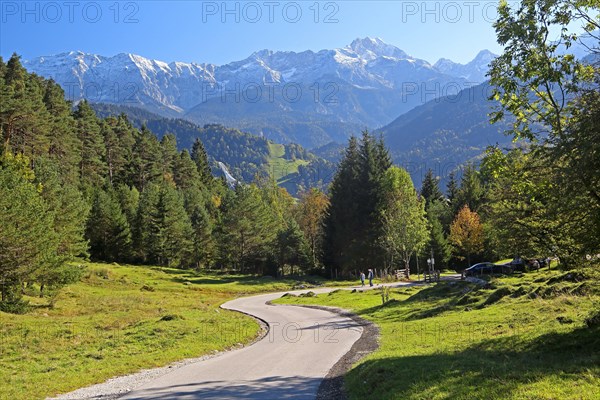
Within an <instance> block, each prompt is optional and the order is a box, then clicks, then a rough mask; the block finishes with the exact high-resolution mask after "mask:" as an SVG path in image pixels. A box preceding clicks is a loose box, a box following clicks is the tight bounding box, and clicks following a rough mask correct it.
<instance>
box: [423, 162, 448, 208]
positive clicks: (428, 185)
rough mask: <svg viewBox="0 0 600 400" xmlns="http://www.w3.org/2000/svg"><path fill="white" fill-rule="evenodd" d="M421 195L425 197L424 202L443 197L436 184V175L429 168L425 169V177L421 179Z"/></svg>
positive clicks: (428, 202)
mask: <svg viewBox="0 0 600 400" xmlns="http://www.w3.org/2000/svg"><path fill="white" fill-rule="evenodd" d="M421 196H422V197H423V198H424V199H425V203H426V204H430V203H431V202H434V201H441V200H443V199H444V195H443V194H442V191H441V190H440V187H439V185H438V180H437V177H435V176H433V171H432V170H431V169H428V170H427V173H426V174H425V178H424V179H423V184H422V185H421Z"/></svg>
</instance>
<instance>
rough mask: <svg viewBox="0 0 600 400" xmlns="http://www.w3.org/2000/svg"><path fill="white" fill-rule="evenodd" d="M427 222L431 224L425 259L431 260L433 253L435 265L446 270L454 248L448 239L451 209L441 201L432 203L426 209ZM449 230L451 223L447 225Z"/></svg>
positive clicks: (424, 250)
mask: <svg viewBox="0 0 600 400" xmlns="http://www.w3.org/2000/svg"><path fill="white" fill-rule="evenodd" d="M426 211H427V221H428V222H429V243H428V245H427V246H426V247H425V248H424V249H423V255H424V256H425V258H429V257H430V256H431V253H433V256H434V259H435V265H436V267H437V268H438V269H442V268H446V267H447V266H448V261H449V260H450V257H451V256H452V247H451V246H450V243H449V242H448V239H447V237H446V228H445V226H446V223H445V221H446V220H447V218H448V217H451V214H450V212H451V211H450V208H449V207H448V206H447V205H446V204H445V203H443V202H441V201H436V202H433V203H431V204H430V205H428V206H427V208H426ZM447 226H448V230H449V229H450V222H448V223H447Z"/></svg>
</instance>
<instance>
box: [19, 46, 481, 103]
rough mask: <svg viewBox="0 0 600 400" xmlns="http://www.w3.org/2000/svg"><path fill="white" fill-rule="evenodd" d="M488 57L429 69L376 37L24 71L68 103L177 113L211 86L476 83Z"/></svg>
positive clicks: (53, 61)
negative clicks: (235, 55)
mask: <svg viewBox="0 0 600 400" xmlns="http://www.w3.org/2000/svg"><path fill="white" fill-rule="evenodd" d="M492 57H493V54H491V53H489V52H487V51H484V52H481V53H480V54H479V55H478V56H477V58H476V59H475V60H473V61H472V62H471V63H469V64H467V65H466V66H462V65H460V64H455V63H452V62H451V61H448V60H440V61H438V63H437V64H436V65H435V66H431V65H430V64H429V63H428V62H427V61H424V60H419V59H415V58H413V57H410V56H409V55H408V54H406V53H405V52H404V51H402V50H400V49H399V48H397V47H395V46H393V45H390V44H387V43H385V42H383V41H382V40H381V39H379V38H376V39H372V38H364V39H356V40H354V41H353V42H352V43H351V44H350V45H348V46H346V47H344V48H341V49H335V50H321V51H319V52H313V51H304V52H300V53H295V52H280V51H278V52H273V51H270V50H262V51H258V52H256V53H254V54H252V55H251V56H250V57H248V58H246V59H245V60H241V61H236V62H232V63H229V64H226V65H222V66H217V65H213V64H195V63H192V64H189V63H182V62H172V63H168V64H167V63H165V62H162V61H157V60H150V59H147V58H144V57H141V56H138V55H134V54H117V55H116V56H113V57H104V56H99V55H93V54H86V53H83V52H79V51H78V52H69V53H62V54H58V55H55V56H44V57H38V58H35V59H33V60H30V61H25V62H24V64H25V66H26V68H27V69H29V70H30V71H32V72H35V73H37V74H39V75H42V76H44V77H47V78H53V79H54V80H55V81H57V82H58V83H60V84H61V85H63V87H64V88H65V91H66V92H67V96H69V97H70V99H71V100H78V99H80V98H90V99H91V100H92V101H96V102H109V103H121V102H129V103H135V102H138V103H142V104H146V103H156V104H157V105H162V106H165V107H168V108H171V109H173V110H175V111H178V112H181V111H183V110H188V109H190V108H191V107H194V106H196V105H197V104H199V103H201V102H202V101H205V100H206V99H207V98H209V97H211V96H217V95H218V94H219V93H218V92H219V90H220V89H219V90H215V88H216V87H218V88H231V87H235V86H236V85H242V86H244V85H247V84H273V83H275V84H285V83H289V82H293V83H298V84H306V85H308V86H310V85H311V84H313V83H315V82H318V81H322V80H327V79H328V78H329V79H331V78H335V79H339V80H342V81H345V82H347V83H349V84H351V85H355V86H356V87H359V88H379V89H382V88H386V89H400V88H401V86H402V84H403V83H404V82H418V81H425V80H431V79H442V78H444V77H443V76H441V75H450V77H461V78H465V79H467V80H472V81H474V82H480V81H482V80H484V77H483V76H484V73H485V68H486V65H487V63H488V62H489V60H491V59H492ZM445 78H448V77H445Z"/></svg>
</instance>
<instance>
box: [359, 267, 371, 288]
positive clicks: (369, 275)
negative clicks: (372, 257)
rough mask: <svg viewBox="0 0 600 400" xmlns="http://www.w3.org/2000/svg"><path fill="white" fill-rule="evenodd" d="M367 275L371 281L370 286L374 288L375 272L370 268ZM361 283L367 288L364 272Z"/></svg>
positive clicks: (361, 275) (361, 273) (361, 274)
mask: <svg viewBox="0 0 600 400" xmlns="http://www.w3.org/2000/svg"><path fill="white" fill-rule="evenodd" d="M367 273H368V275H367V279H369V286H373V270H372V269H371V268H369V270H368V271H367ZM360 283H361V285H362V286H365V273H364V272H362V271H360Z"/></svg>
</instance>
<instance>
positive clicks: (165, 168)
mask: <svg viewBox="0 0 600 400" xmlns="http://www.w3.org/2000/svg"><path fill="white" fill-rule="evenodd" d="M160 150H161V159H160V163H159V166H160V168H161V171H162V175H163V177H166V178H167V179H169V178H170V179H172V177H173V170H174V168H175V164H176V163H177V161H178V160H179V151H177V139H175V135H173V134H170V133H167V134H166V135H164V136H163V137H162V139H161V140H160Z"/></svg>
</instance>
